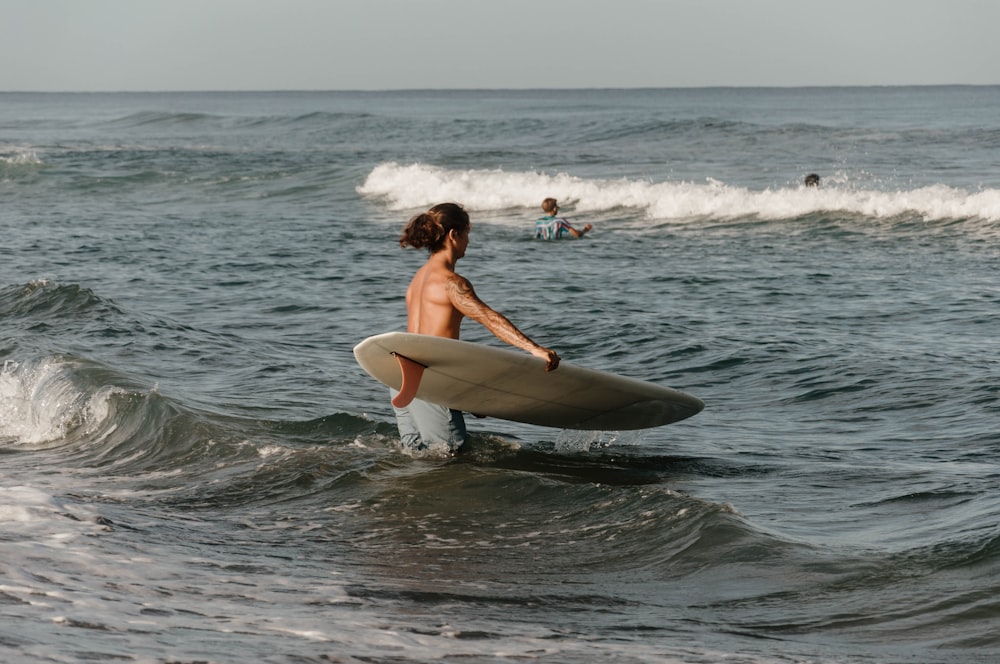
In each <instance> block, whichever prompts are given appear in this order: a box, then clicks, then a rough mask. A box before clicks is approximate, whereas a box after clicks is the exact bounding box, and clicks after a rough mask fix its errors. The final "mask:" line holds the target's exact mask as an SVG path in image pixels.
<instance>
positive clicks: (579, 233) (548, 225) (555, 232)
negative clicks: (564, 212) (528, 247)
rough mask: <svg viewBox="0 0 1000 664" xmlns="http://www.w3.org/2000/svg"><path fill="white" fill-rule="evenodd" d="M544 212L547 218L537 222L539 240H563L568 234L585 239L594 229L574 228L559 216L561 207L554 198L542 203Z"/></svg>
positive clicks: (585, 227) (536, 228)
mask: <svg viewBox="0 0 1000 664" xmlns="http://www.w3.org/2000/svg"><path fill="white" fill-rule="evenodd" d="M542 212H544V213H545V216H544V217H542V218H541V219H539V220H538V221H536V222H535V237H536V238H537V239H539V240H561V239H562V238H563V237H565V236H566V235H567V234H568V235H571V236H573V237H583V236H584V235H586V234H587V233H588V232H590V229H591V228H593V226H591V225H590V224H587V225H586V226H584V227H583V228H582V229H580V230H577V229H575V228H573V227H572V226H571V225H570V223H569V222H568V221H566V220H565V219H563V218H562V217H559V216H557V215H558V214H559V205H558V203H557V202H556V199H554V198H546V199H545V200H544V201H542Z"/></svg>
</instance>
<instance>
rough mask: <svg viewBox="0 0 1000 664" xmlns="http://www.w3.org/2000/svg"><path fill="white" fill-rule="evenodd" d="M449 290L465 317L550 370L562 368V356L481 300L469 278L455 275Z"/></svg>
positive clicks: (453, 301)
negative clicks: (536, 340) (560, 361)
mask: <svg viewBox="0 0 1000 664" xmlns="http://www.w3.org/2000/svg"><path fill="white" fill-rule="evenodd" d="M447 288H448V297H449V298H450V299H451V303H452V305H453V306H454V307H455V308H456V309H458V310H459V311H460V312H462V314H463V315H465V316H468V317H469V318H471V319H473V320H475V321H477V322H479V323H481V324H482V325H483V327H485V328H486V329H487V330H489V331H490V332H492V333H493V334H494V335H496V337H497V338H498V339H500V340H501V341H503V342H505V343H508V344H510V345H511V346H515V347H516V348H520V349H522V350H526V351H528V352H529V353H531V354H532V355H534V356H535V357H539V358H541V359H543V360H545V370H546V371H552V370H553V369H555V368H556V367H558V366H559V356H558V355H556V352H555V351H554V350H551V349H549V348H544V347H542V346H539V345H538V344H536V343H535V342H534V341H532V340H531V339H529V338H528V336H527V335H526V334H524V333H523V332H521V330H519V329H517V326H515V325H514V324H513V323H511V322H510V320H509V319H508V318H507V317H506V316H504V315H503V314H502V313H500V312H499V311H496V310H495V309H492V308H491V307H490V306H489V305H487V304H486V303H485V302H483V301H482V300H480V299H479V296H478V295H476V291H475V289H474V288H473V287H472V283H470V282H469V280H468V279H466V278H465V277H463V276H460V275H458V274H455V275H453V276H451V277H449V279H448V285H447Z"/></svg>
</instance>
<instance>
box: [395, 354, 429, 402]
mask: <svg viewBox="0 0 1000 664" xmlns="http://www.w3.org/2000/svg"><path fill="white" fill-rule="evenodd" d="M392 356H393V357H395V358H396V361H397V362H399V371H400V373H402V374H403V384H402V385H400V386H399V394H397V395H396V396H394V397H393V398H392V405H393V406H395V407H396V408H405V407H406V406H408V405H409V404H410V402H411V401H413V397H415V396H416V395H417V389H418V388H419V387H420V379H421V378H423V375H424V369H426V368H427V367H426V366H425V365H423V364H420V363H419V362H416V361H414V360H411V359H410V358H408V357H405V356H403V355H400V354H399V353H393V354H392Z"/></svg>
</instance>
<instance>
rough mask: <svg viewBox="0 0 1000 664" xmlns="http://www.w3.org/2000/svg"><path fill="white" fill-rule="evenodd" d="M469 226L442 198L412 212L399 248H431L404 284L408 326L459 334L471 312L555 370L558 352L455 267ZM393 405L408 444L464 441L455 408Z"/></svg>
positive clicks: (453, 447) (453, 448) (453, 445)
mask: <svg viewBox="0 0 1000 664" xmlns="http://www.w3.org/2000/svg"><path fill="white" fill-rule="evenodd" d="M471 228H472V224H471V223H470V222H469V215H468V213H467V212H466V211H465V210H464V209H463V208H462V206H460V205H458V204H456V203H441V204H440V205H435V206H434V207H432V208H431V209H430V210H428V211H427V212H425V213H423V214H419V215H417V216H415V217H413V218H412V219H411V220H410V222H409V223H408V224H407V226H406V228H405V229H404V230H403V235H402V236H401V237H400V238H399V245H400V246H401V247H414V248H416V249H420V248H424V247H426V248H427V250H428V251H429V252H430V258H428V259H427V262H426V263H425V264H424V266H423V267H421V268H420V269H419V270H417V273H416V274H415V275H413V280H412V281H410V285H409V287H408V288H407V289H406V312H407V315H408V323H407V326H406V329H407V331H408V332H413V333H417V334H430V335H434V336H438V337H448V338H449V339H458V338H459V332H460V328H461V326H462V320H463V319H464V318H465V317H466V316H467V317H469V318H472V319H473V320H475V321H477V322H479V323H482V324H483V326H485V327H486V329H488V330H489V331H490V332H492V333H493V334H495V335H496V336H497V338H498V339H500V340H501V341H504V342H506V343H508V344H510V345H512V346H516V347H517V348H521V349H522V350H526V351H528V352H529V353H531V354H532V355H534V356H535V357H539V358H541V359H543V360H545V370H546V371H552V370H553V369H555V368H556V367H558V366H559V356H558V355H556V352H555V351H554V350H551V349H548V348H543V347H542V346H539V345H538V344H536V343H535V342H534V341H532V340H531V339H529V338H528V337H527V336H526V335H525V334H524V333H523V332H521V330H519V329H517V327H516V326H515V325H514V324H513V323H511V322H510V320H508V319H507V317H506V316H504V315H503V314H501V313H499V312H498V311H495V310H493V309H491V308H490V307H489V305H487V304H486V303H485V302H483V301H482V300H480V299H479V297H478V296H477V295H476V291H475V290H474V289H473V288H472V284H471V283H470V282H469V280H468V279H466V278H465V277H463V276H461V275H459V274H458V273H456V272H455V263H456V262H458V260H459V259H460V258H462V257H463V256H465V250H466V249H467V248H468V246H469V231H470V229H471ZM393 396H395V392H393ZM394 410H395V411H396V423H397V425H398V426H399V437H400V440H401V441H402V443H403V445H404V447H408V448H411V449H414V450H418V451H422V450H425V449H427V448H429V447H430V446H431V445H442V444H443V445H445V446H447V448H448V451H449V452H450V453H452V454H453V453H455V452H457V451H458V449H459V448H460V447H461V446H462V444H463V443H465V440H466V437H467V434H466V430H465V418H464V417H463V416H462V413H461V412H459V411H457V410H452V409H449V408H446V407H444V406H439V405H436V404H431V403H427V402H426V401H422V400H420V399H414V400H413V401H412V402H411V403H410V404H409V405H408V406H406V407H405V408H394Z"/></svg>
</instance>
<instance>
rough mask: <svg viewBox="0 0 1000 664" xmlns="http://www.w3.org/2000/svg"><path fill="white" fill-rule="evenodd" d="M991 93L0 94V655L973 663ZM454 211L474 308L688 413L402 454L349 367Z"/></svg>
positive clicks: (495, 426) (994, 424) (997, 599)
mask: <svg viewBox="0 0 1000 664" xmlns="http://www.w3.org/2000/svg"><path fill="white" fill-rule="evenodd" d="M998 108H1000V88H998V87H921V88H906V87H900V88H891V87H890V88H801V89H800V88H796V89H737V88H732V89H648V90H558V91H556V90H530V91H509V90H487V91H405V92H328V93H327V92H312V93H292V92H281V93H198V94H176V93H147V94H131V93H128V94H126V93H122V94H17V93H2V94H0V232H2V238H3V239H2V241H0V661H5V662H15V661H16V662H87V661H100V662H108V661H117V662H213V663H229V662H241V663H242V662H269V663H282V664H285V663H288V664H291V663H296V664H301V663H304V662H327V663H329V662H343V663H356V662H400V663H401V662H433V661H445V662H453V661H458V662H533V661H537V662H559V663H566V664H576V663H589V662H618V663H638V662H667V663H675V662H684V663H715V662H726V663H740V664H743V663H748V664H750V663H752V664H757V663H787V662H812V663H833V662H836V663H838V664H839V663H849V664H850V663H865V664H870V663H873V662H909V663H920V664H922V663H930V662H963V663H980V662H982V663H986V662H995V661H997V658H998V657H1000V114H998V113H997V109H998ZM812 172H815V173H818V174H819V175H820V176H821V178H822V180H821V184H820V186H819V187H817V188H807V187H805V186H804V184H803V178H804V177H805V175H806V174H808V173H812ZM548 196H552V197H555V198H557V199H559V202H560V205H561V208H562V213H563V214H565V215H567V216H568V217H569V218H570V220H571V222H573V223H577V224H580V225H582V224H585V223H591V224H593V226H594V230H593V232H592V233H591V234H589V235H588V236H587V237H585V238H584V239H582V240H577V241H561V242H551V243H545V242H540V241H536V240H534V239H532V237H531V231H532V227H533V222H534V220H535V219H536V218H537V217H538V216H540V215H541V209H540V204H541V201H542V199H543V198H545V197H548ZM444 201H456V202H459V203H462V204H463V205H464V206H465V207H466V208H467V209H468V210H469V212H470V214H471V215H472V219H473V228H472V241H471V244H470V248H469V252H468V254H467V256H466V257H465V258H464V259H463V260H462V261H461V262H460V263H459V271H460V272H461V273H462V274H464V275H465V276H467V277H468V278H469V279H470V280H471V281H472V282H473V284H474V285H475V287H476V289H477V292H478V293H479V295H480V296H481V297H482V298H483V299H484V300H485V301H486V302H487V303H489V304H490V305H491V306H493V307H494V308H496V309H497V310H499V311H501V312H503V313H504V314H506V315H507V316H508V317H509V318H510V319H511V320H512V321H514V323H515V324H516V325H518V326H519V327H520V328H521V329H523V330H524V331H525V332H526V333H527V334H528V335H529V336H531V337H532V338H534V339H535V340H537V341H538V342H540V343H542V344H543V345H546V346H550V347H552V348H555V349H556V350H557V351H558V352H559V354H560V355H561V356H562V358H563V359H564V360H565V361H569V362H573V363H575V364H580V365H583V366H588V367H593V368H597V369H604V370H609V371H614V372H616V373H620V374H624V375H627V376H632V377H635V378H641V379H645V380H650V381H654V382H656V383H660V384H663V385H667V386H670V387H673V388H676V389H680V390H683V391H685V392H688V393H690V394H693V395H695V396H697V397H699V398H700V399H702V400H704V401H705V403H706V407H705V410H704V411H702V412H701V413H700V414H698V415H697V416H695V417H693V418H691V419H688V420H685V421H683V422H679V423H676V424H673V425H670V426H666V427H660V428H656V429H650V430H640V431H625V432H613V431H560V430H555V429H547V428H542V427H535V426H531V425H527V424H518V423H514V422H507V421H502V420H492V419H475V418H471V417H470V418H469V419H468V423H469V428H470V430H471V432H472V440H471V442H470V445H469V448H470V449H469V450H468V451H467V453H465V454H462V455H460V456H458V457H456V458H443V457H437V456H433V455H431V456H423V457H420V456H413V455H408V454H406V453H404V452H403V451H402V450H401V449H400V447H399V441H398V435H397V432H396V429H395V422H394V419H393V415H392V410H391V408H390V406H389V403H388V394H387V390H386V389H385V388H384V387H383V386H381V385H379V384H378V383H377V382H376V381H374V380H373V379H372V378H370V377H369V376H368V375H367V374H365V373H364V372H363V371H362V370H361V369H360V368H359V367H358V365H357V364H356V363H355V361H354V357H353V355H352V348H353V346H354V345H355V344H356V343H358V342H359V341H361V340H362V339H364V338H365V337H367V336H369V335H372V334H376V333H380V332H386V331H391V330H401V329H404V328H405V324H406V317H405V307H404V302H403V293H404V289H405V286H406V284H407V282H408V280H409V277H410V275H411V274H412V273H413V271H414V270H416V269H417V267H419V266H420V265H421V264H422V262H423V261H424V260H425V254H424V253H423V252H420V251H414V250H412V249H411V250H404V249H401V248H400V247H399V244H398V237H399V233H400V230H401V229H402V227H403V225H404V224H405V222H406V221H407V219H408V218H409V217H410V216H411V215H413V214H414V213H416V212H419V211H422V210H424V209H426V208H427V207H429V206H431V205H433V204H435V203H439V202H444ZM463 338H466V339H468V340H471V341H478V342H482V343H487V344H496V345H501V344H500V342H499V341H497V340H495V339H493V338H492V337H491V336H490V334H489V333H488V332H486V331H485V330H484V329H483V328H482V327H480V326H478V325H477V324H476V323H475V322H470V321H467V322H466V324H465V326H464V328H463Z"/></svg>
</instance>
